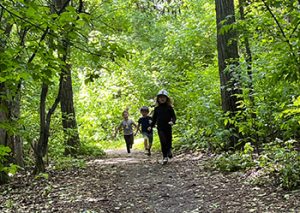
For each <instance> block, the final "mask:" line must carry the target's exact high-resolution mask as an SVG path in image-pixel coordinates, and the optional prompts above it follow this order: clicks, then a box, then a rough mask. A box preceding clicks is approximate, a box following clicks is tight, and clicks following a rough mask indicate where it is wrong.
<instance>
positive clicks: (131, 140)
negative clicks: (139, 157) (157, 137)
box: [129, 134, 134, 149]
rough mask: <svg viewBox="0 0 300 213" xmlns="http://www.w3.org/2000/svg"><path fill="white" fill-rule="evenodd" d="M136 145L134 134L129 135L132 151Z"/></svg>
mask: <svg viewBox="0 0 300 213" xmlns="http://www.w3.org/2000/svg"><path fill="white" fill-rule="evenodd" d="M133 143H134V137H133V134H131V135H129V144H130V149H132V145H133Z"/></svg>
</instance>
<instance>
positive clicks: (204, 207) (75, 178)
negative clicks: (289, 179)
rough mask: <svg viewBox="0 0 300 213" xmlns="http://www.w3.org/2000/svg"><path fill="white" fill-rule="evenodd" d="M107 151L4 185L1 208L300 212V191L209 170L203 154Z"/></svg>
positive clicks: (138, 212)
mask: <svg viewBox="0 0 300 213" xmlns="http://www.w3.org/2000/svg"><path fill="white" fill-rule="evenodd" d="M107 153H108V156H107V157H106V158H103V159H94V160H91V161H89V162H88V164H87V167H86V168H85V169H80V170H78V169H73V170H70V171H61V172H53V173H51V174H50V177H49V179H48V180H35V181H30V179H29V178H28V179H24V178H17V179H16V180H14V182H12V183H11V184H8V185H4V186H0V190H1V194H0V212H82V213H83V212H97V213H98V212H99V213H101V212H104V213H106V212H107V213H108V212H109V213H111V212H122V213H123V212H124V213H135V212H136V213H143V212H145V213H156V212H157V213H165V212H167V213H198V212H207V213H208V212H209V213H211V212H243V213H244V212H300V199H299V198H300V196H299V194H300V193H299V191H298V192H284V191H280V190H277V189H274V188H270V187H268V188H259V187H254V186H251V185H249V184H247V183H245V180H244V178H243V176H242V175H241V174H238V173H235V174H233V173H232V174H228V175H224V174H222V173H220V172H217V171H211V170H207V169H205V164H206V161H207V160H208V158H207V157H204V156H203V155H202V154H201V153H196V154H195V153H194V154H181V155H177V156H175V157H174V158H173V159H172V160H171V161H170V162H169V163H168V164H167V165H161V163H160V161H161V155H160V154H157V153H156V154H154V155H152V156H151V157H148V156H145V155H144V154H143V153H142V152H141V151H137V150H134V151H133V153H131V154H127V153H125V151H124V150H119V151H108V152H107Z"/></svg>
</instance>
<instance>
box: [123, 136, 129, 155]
mask: <svg viewBox="0 0 300 213" xmlns="http://www.w3.org/2000/svg"><path fill="white" fill-rule="evenodd" d="M124 139H125V142H126V149H127V153H130V137H129V135H124Z"/></svg>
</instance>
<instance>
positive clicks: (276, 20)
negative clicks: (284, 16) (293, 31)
mask: <svg viewBox="0 0 300 213" xmlns="http://www.w3.org/2000/svg"><path fill="white" fill-rule="evenodd" d="M298 1H299V2H300V0H298ZM262 2H263V3H264V5H265V7H266V8H267V10H268V12H269V13H270V14H271V16H272V17H273V19H274V21H275V23H276V25H277V26H278V28H279V30H280V32H281V34H282V36H283V38H284V39H285V42H286V43H287V44H288V46H289V48H290V51H291V53H292V55H293V57H294V58H295V60H296V62H297V64H300V63H299V61H298V58H297V56H296V54H295V53H294V49H293V46H292V44H291V43H290V40H289V38H288V37H287V36H286V34H285V32H284V31H283V28H282V27H281V25H280V23H279V21H278V19H277V18H276V16H275V15H274V13H273V12H272V10H271V8H270V7H269V5H268V4H267V3H266V1H265V0H262Z"/></svg>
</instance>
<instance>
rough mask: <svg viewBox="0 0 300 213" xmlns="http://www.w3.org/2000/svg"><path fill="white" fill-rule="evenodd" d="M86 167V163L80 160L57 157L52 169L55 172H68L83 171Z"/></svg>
mask: <svg viewBox="0 0 300 213" xmlns="http://www.w3.org/2000/svg"><path fill="white" fill-rule="evenodd" d="M85 166H86V161H85V160H84V159H80V158H72V157H69V156H67V157H64V156H59V157H57V158H56V159H54V165H52V168H53V169H55V170H68V169H74V168H77V169H83V168H85Z"/></svg>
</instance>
